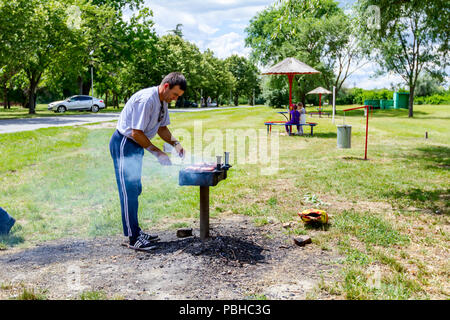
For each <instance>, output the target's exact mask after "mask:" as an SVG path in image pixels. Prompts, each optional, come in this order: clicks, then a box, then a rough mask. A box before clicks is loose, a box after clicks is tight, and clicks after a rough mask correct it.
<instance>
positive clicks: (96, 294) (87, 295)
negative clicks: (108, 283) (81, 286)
mask: <svg viewBox="0 0 450 320" xmlns="http://www.w3.org/2000/svg"><path fill="white" fill-rule="evenodd" d="M79 298H80V300H107V299H108V296H107V295H106V293H105V292H103V291H84V292H83V293H81V294H80V297H79Z"/></svg>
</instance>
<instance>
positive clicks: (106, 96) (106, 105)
mask: <svg viewBox="0 0 450 320" xmlns="http://www.w3.org/2000/svg"><path fill="white" fill-rule="evenodd" d="M105 108H108V90H106V92H105Z"/></svg>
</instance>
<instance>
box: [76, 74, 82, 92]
mask: <svg viewBox="0 0 450 320" xmlns="http://www.w3.org/2000/svg"><path fill="white" fill-rule="evenodd" d="M77 80H78V94H83V78H82V77H81V76H78V79H77Z"/></svg>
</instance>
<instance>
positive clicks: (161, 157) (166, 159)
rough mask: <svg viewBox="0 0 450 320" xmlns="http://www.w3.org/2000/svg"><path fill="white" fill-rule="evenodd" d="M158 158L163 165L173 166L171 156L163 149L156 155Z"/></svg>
mask: <svg viewBox="0 0 450 320" xmlns="http://www.w3.org/2000/svg"><path fill="white" fill-rule="evenodd" d="M156 158H157V159H158V161H159V163H160V164H161V165H162V166H171V165H172V162H171V161H170V159H169V156H168V155H167V154H165V153H164V152H162V151H161V152H159V153H158V154H157V155H156Z"/></svg>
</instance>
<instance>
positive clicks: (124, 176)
mask: <svg viewBox="0 0 450 320" xmlns="http://www.w3.org/2000/svg"><path fill="white" fill-rule="evenodd" d="M109 150H110V152H111V157H112V159H113V161H114V169H115V171H116V181H117V187H118V189H119V197H120V208H121V211H122V225H123V233H124V235H125V236H126V237H133V238H135V237H137V236H138V235H139V231H140V230H141V229H140V228H139V223H138V208H139V202H138V197H139V195H140V194H141V192H142V184H141V174H142V158H143V157H144V148H142V147H141V146H140V145H139V144H137V143H136V142H134V141H133V140H131V139H129V138H127V137H125V136H124V135H122V134H121V133H120V132H119V131H117V130H116V131H115V132H114V134H113V135H112V137H111V140H110V142H109Z"/></svg>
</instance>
